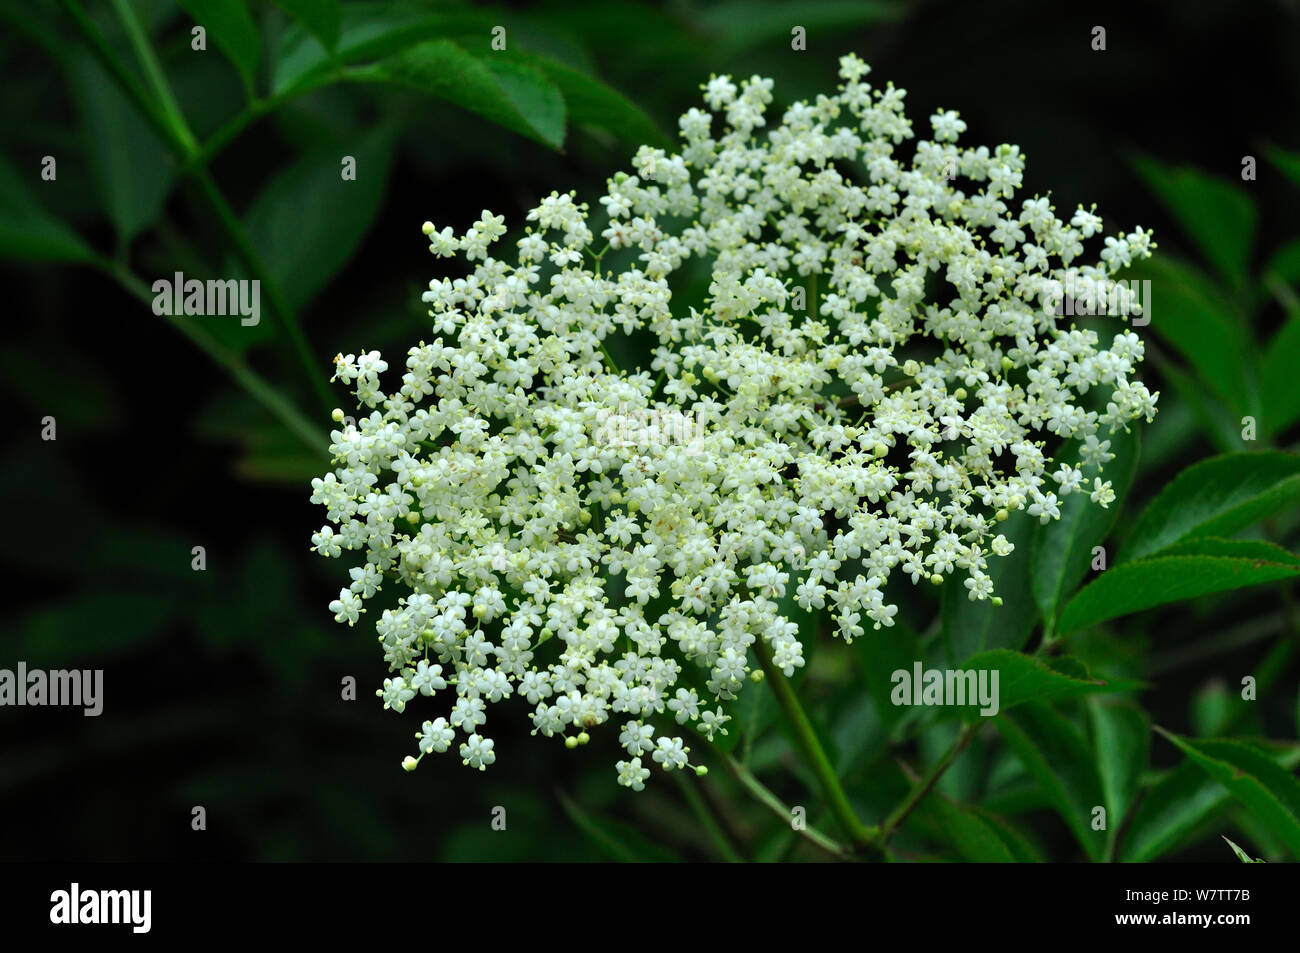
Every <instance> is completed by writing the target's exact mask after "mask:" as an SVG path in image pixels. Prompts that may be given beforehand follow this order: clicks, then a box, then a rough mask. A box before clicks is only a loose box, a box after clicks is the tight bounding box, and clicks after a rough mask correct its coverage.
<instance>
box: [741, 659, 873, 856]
mask: <svg viewBox="0 0 1300 953" xmlns="http://www.w3.org/2000/svg"><path fill="white" fill-rule="evenodd" d="M754 654H755V655H757V656H758V662H759V664H760V665H761V666H762V667H763V674H764V675H765V676H766V678H767V683H768V684H769V685H770V686H771V687H772V693H773V694H774V695H775V696H776V702H777V704H778V705H779V706H780V707H781V712H782V713H783V714H784V715H785V718H786V721H787V722H788V723H789V725H790V730H791V732H792V733H793V735H794V739H795V743H796V744H797V745H798V746H799V750H800V751H801V752H802V754H803V757H804V761H805V763H806V764H807V765H808V767H809V768H810V769H811V770H812V772H813V774H814V775H815V776H816V777H817V782H818V783H819V784H820V785H821V788H822V792H823V793H824V794H825V796H826V801H827V803H828V804H829V806H830V809H831V813H832V814H834V815H835V819H836V821H838V822H839V825H840V827H842V828H843V829H844V832H845V833H846V834H847V835H848V837H849V840H850V841H851V842H852V843H853V845H854V846H855V847H859V848H869V847H872V846H874V845H875V841H876V837H877V834H878V831H877V830H876V829H875V828H872V827H867V825H865V824H863V823H862V821H861V820H859V819H858V816H857V814H855V813H854V812H853V807H852V805H850V804H849V797H848V795H847V794H845V793H844V787H843V786H842V785H841V784H840V779H839V777H838V776H837V775H836V774H835V768H834V767H832V765H831V762H830V759H829V758H827V757H826V750H825V749H824V748H823V747H822V743H821V741H819V740H818V738H817V733H816V732H815V731H813V726H812V722H811V721H809V719H808V714H807V713H806V712H805V711H804V710H803V705H801V704H800V703H799V698H798V696H797V695H795V692H794V687H793V686H792V685H791V684H790V682H789V680H788V679H787V678H786V677H785V675H783V674H782V672H781V670H780V669H779V668H777V667H776V663H775V662H774V661H773V660H772V650H771V648H769V647H768V645H767V643H766V642H764V641H763V639H762V637H759V638H758V639H757V640H756V641H755V642H754Z"/></svg>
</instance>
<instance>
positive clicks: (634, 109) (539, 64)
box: [521, 54, 672, 147]
mask: <svg viewBox="0 0 1300 953" xmlns="http://www.w3.org/2000/svg"><path fill="white" fill-rule="evenodd" d="M521 59H522V60H523V62H525V63H528V64H529V65H531V66H534V67H536V69H537V70H539V71H540V72H541V73H543V74H545V76H546V78H547V79H549V80H550V81H551V82H552V83H554V84H555V86H556V87H557V88H558V89H559V90H560V93H561V94H562V95H563V96H564V104H565V106H566V108H567V109H568V116H569V120H570V121H571V122H575V123H585V124H587V125H590V126H596V127H597V128H600V129H604V130H606V131H608V132H610V133H612V134H613V135H615V136H617V137H619V138H620V139H622V140H624V141H625V142H634V143H636V144H638V145H641V144H646V145H653V146H660V147H667V146H671V145H672V139H671V138H670V137H669V136H667V135H666V134H665V133H664V131H663V130H662V129H660V128H659V126H658V125H657V124H656V123H655V121H654V120H653V119H651V118H650V117H649V116H648V115H646V113H645V112H644V111H643V110H642V109H641V107H639V106H637V105H636V104H635V103H633V102H632V101H631V100H630V99H628V98H627V97H626V96H624V95H623V94H622V93H620V92H619V91H618V90H616V89H614V88H613V87H611V86H608V85H606V84H605V83H603V82H601V81H600V80H598V79H595V78H594V77H591V76H588V75H586V74H585V73H582V72H579V71H578V70H576V69H574V68H573V67H571V66H568V65H566V64H564V63H560V62H558V61H557V60H554V59H551V58H549V57H545V56H537V55H535V54H528V55H523V56H521Z"/></svg>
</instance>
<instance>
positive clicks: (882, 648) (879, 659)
mask: <svg viewBox="0 0 1300 953" xmlns="http://www.w3.org/2000/svg"><path fill="white" fill-rule="evenodd" d="M853 648H854V651H855V652H856V654H857V658H858V665H859V669H860V670H861V672H862V680H863V681H864V682H865V683H866V689H867V693H868V694H869V695H870V696H871V700H872V702H873V703H874V704H875V706H876V713H877V714H878V715H879V716H880V721H881V722H882V723H883V724H884V725H885V727H886V728H892V727H893V726H894V725H895V724H896V723H897V722H898V720H899V719H900V718H902V717H903V715H904V714H905V713H906V712H907V709H906V708H903V707H900V706H898V705H895V704H894V703H893V702H892V701H890V698H889V696H890V694H891V691H892V689H893V681H892V676H893V673H894V672H897V671H899V670H900V669H904V670H907V671H911V669H912V663H914V662H920V661H924V660H923V658H922V649H921V645H920V642H919V641H918V639H917V637H916V633H915V632H913V631H912V629H911V628H910V627H908V626H907V625H905V624H901V623H900V622H899V619H898V617H895V619H894V625H892V626H890V627H889V628H882V629H881V630H880V631H879V632H875V631H872V632H869V633H868V634H866V635H864V636H862V638H860V639H854V640H853Z"/></svg>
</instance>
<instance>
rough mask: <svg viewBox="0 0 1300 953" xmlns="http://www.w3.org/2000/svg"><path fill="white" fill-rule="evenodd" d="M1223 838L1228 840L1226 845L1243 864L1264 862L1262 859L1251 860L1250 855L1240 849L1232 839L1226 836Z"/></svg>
mask: <svg viewBox="0 0 1300 953" xmlns="http://www.w3.org/2000/svg"><path fill="white" fill-rule="evenodd" d="M1224 840H1225V841H1228V846H1229V847H1231V848H1232V852H1233V853H1234V854H1236V855H1237V859H1238V860H1240V861H1241V862H1242V863H1243V864H1262V863H1263V862H1264V861H1262V860H1251V859H1250V855H1249V854H1248V853H1246V852H1245V851H1244V850H1242V849H1241V848H1240V847H1238V846H1237V845H1236V844H1234V843H1233V842H1232V841H1230V840H1228V838H1226V837H1225V838H1224Z"/></svg>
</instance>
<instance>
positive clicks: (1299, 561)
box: [1160, 536, 1300, 566]
mask: <svg viewBox="0 0 1300 953" xmlns="http://www.w3.org/2000/svg"><path fill="white" fill-rule="evenodd" d="M1160 555H1162V556H1218V557H1227V558H1229V559H1254V560H1257V561H1262V562H1267V563H1282V564H1283V565H1286V566H1300V556H1297V555H1296V554H1295V553H1292V552H1289V551H1287V550H1285V549H1283V548H1282V547H1281V546H1279V545H1277V544H1276V543H1270V542H1269V541H1268V540H1264V539H1222V538H1220V537H1218V536H1205V537H1197V538H1195V539H1187V540H1184V541H1183V542H1181V543H1175V544H1174V545H1172V546H1170V547H1169V548H1168V549H1165V550H1163V551H1162V552H1161V553H1160Z"/></svg>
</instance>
